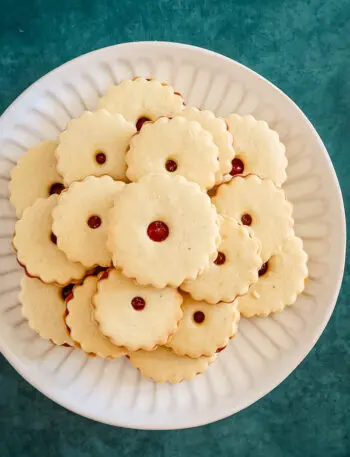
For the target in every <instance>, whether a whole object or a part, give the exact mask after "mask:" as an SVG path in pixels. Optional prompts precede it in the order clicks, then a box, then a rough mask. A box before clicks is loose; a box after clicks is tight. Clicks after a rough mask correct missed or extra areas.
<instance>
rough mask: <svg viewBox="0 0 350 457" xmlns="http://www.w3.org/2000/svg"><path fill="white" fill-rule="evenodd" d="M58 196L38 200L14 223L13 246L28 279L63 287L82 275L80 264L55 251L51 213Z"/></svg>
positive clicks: (82, 269)
mask: <svg viewBox="0 0 350 457" xmlns="http://www.w3.org/2000/svg"><path fill="white" fill-rule="evenodd" d="M58 198H59V196H58V195H51V196H50V197H49V198H40V199H38V200H37V201H36V202H35V203H34V205H32V206H30V207H29V208H27V209H26V210H25V211H24V213H23V216H22V218H21V219H19V220H18V221H17V222H16V226H15V235H14V238H13V247H14V248H15V250H16V251H17V259H18V261H19V263H20V264H21V265H23V267H24V268H25V269H26V271H27V273H28V274H29V275H30V276H34V277H36V278H40V279H41V280H42V281H43V282H46V283H51V282H52V283H56V284H58V285H62V286H64V285H66V284H69V283H71V282H77V281H78V280H79V279H81V278H82V277H83V276H84V274H85V268H84V267H83V265H82V264H80V263H75V262H72V261H70V260H69V259H68V257H67V256H66V255H65V254H64V253H63V252H62V251H60V250H59V249H58V247H57V245H56V241H57V240H56V237H55V235H54V234H53V233H52V211H53V209H54V207H55V206H56V204H57V200H58Z"/></svg>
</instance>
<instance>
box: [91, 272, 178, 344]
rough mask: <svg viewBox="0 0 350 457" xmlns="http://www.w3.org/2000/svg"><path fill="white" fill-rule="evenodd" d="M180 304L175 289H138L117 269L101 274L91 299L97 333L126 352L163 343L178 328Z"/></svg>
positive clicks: (134, 283)
mask: <svg viewBox="0 0 350 457" xmlns="http://www.w3.org/2000/svg"><path fill="white" fill-rule="evenodd" d="M181 304H182V296H181V294H179V292H178V291H177V290H176V289H171V288H165V289H154V288H152V287H149V286H140V285H139V284H137V283H136V282H135V281H134V280H132V279H129V278H126V277H125V276H123V275H122V274H121V273H120V272H119V271H117V270H110V271H109V273H108V276H107V278H104V275H102V277H101V279H100V280H99V282H98V285H97V293H96V295H95V296H94V297H93V305H94V307H95V312H94V317H95V319H96V321H97V322H98V324H99V328H100V331H101V332H102V333H103V334H104V335H106V336H107V337H108V338H109V339H110V340H111V341H112V342H113V343H114V344H115V345H117V346H122V347H124V348H126V349H127V350H129V351H137V350H139V349H145V350H152V349H154V348H155V347H156V346H158V345H162V344H165V343H166V342H167V341H168V339H169V337H170V336H171V335H172V334H173V333H174V332H175V331H176V329H177V327H178V323H179V320H180V319H181V317H182V309H181Z"/></svg>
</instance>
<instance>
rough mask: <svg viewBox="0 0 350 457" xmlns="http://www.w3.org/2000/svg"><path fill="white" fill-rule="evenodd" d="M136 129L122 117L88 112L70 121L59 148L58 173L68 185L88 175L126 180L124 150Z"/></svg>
mask: <svg viewBox="0 0 350 457" xmlns="http://www.w3.org/2000/svg"><path fill="white" fill-rule="evenodd" d="M135 132H136V128H135V126H134V125H133V124H131V122H128V121H127V120H125V119H124V117H123V116H122V115H121V114H110V113H108V112H107V111H105V110H100V111H97V112H95V113H91V112H90V111H85V112H84V113H83V114H82V115H81V116H80V117H79V118H78V119H73V120H71V121H70V122H69V124H68V127H67V129H66V130H65V131H64V132H63V133H62V134H61V135H60V138H59V140H60V141H59V145H58V147H57V149H56V157H57V170H58V171H59V173H60V174H61V175H62V176H63V178H64V182H65V183H66V184H67V185H69V184H71V183H72V182H73V181H79V180H81V179H84V178H85V177H86V176H89V175H94V176H102V175H110V176H112V178H114V179H116V180H125V170H126V165H125V151H126V149H127V147H128V146H129V142H130V139H131V137H132V135H134V133H135Z"/></svg>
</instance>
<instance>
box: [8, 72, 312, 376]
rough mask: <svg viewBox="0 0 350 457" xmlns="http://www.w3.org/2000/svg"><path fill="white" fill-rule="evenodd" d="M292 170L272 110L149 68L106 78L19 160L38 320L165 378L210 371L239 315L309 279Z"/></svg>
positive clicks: (23, 234) (27, 278) (285, 298)
mask: <svg viewBox="0 0 350 457" xmlns="http://www.w3.org/2000/svg"><path fill="white" fill-rule="evenodd" d="M53 115H54V113H53ZM286 168H287V159H286V155H285V147H284V146H283V144H282V143H281V142H280V140H279V137H278V134H277V133H276V132H275V131H273V130H271V129H270V128H269V126H268V125H267V124H266V122H263V121H258V120H256V119H255V118H254V117H252V116H239V115H237V114H231V115H230V116H228V118H227V119H222V118H218V117H216V116H215V115H214V114H213V113H212V112H209V111H202V110H199V109H197V108H194V107H187V106H186V105H185V103H184V101H183V99H182V97H181V95H180V94H179V93H177V92H174V90H173V89H172V88H171V87H170V86H168V85H167V84H165V83H160V82H158V81H156V80H154V79H152V80H149V79H143V78H135V79H133V80H127V81H123V82H121V83H120V84H119V85H116V86H113V87H111V88H110V89H109V90H108V92H107V93H106V95H105V96H103V97H102V98H101V100H100V102H99V106H98V109H97V110H96V111H95V112H84V113H83V114H82V115H81V116H80V117H79V118H77V119H73V120H71V121H70V122H69V124H68V126H67V128H66V130H65V131H64V132H62V133H61V135H60V136H59V138H58V139H57V140H50V141H45V142H43V143H41V144H40V145H38V146H35V147H32V148H30V149H29V150H28V152H27V153H26V154H25V155H24V156H22V157H21V158H20V160H19V162H18V164H17V166H16V167H15V168H14V169H13V171H12V176H11V182H10V195H11V202H12V204H13V205H14V207H15V209H16V214H17V217H18V221H17V223H16V227H15V234H14V238H13V247H14V249H15V251H16V254H17V259H18V262H19V263H20V264H21V265H22V267H23V268H24V270H25V273H26V274H25V275H24V277H23V280H22V283H21V294H20V301H21V303H22V311H23V315H24V316H25V317H26V318H27V319H28V322H29V325H30V327H31V328H33V329H34V330H35V331H36V332H37V333H38V334H39V335H40V336H41V337H43V338H46V339H49V340H50V341H51V342H52V343H53V344H56V345H69V346H73V347H76V348H80V349H81V350H83V351H84V352H85V353H87V354H89V355H91V356H99V357H104V358H108V359H114V358H116V357H120V356H123V355H126V356H127V357H128V358H129V359H130V362H131V363H132V364H133V365H134V366H135V367H136V368H138V369H139V370H140V372H141V373H142V374H143V375H144V376H147V377H150V378H152V379H154V380H155V381H157V382H164V381H168V382H171V383H176V382H180V381H182V380H183V379H191V378H193V377H194V376H195V375H196V374H198V373H202V372H204V371H205V370H206V369H207V367H208V366H209V365H210V364H211V363H212V362H214V361H215V358H216V354H217V353H218V352H220V351H221V350H223V349H224V348H225V347H226V346H227V344H228V342H229V340H230V339H231V338H233V337H234V336H235V334H236V332H237V328H238V324H239V319H240V315H241V314H242V315H243V316H245V317H248V318H249V317H253V316H261V317H264V316H268V315H269V314H270V313H274V312H277V311H282V310H283V308H284V307H286V306H287V305H291V304H293V303H294V302H295V300H296V298H297V296H298V295H299V294H300V293H301V292H302V291H303V289H304V283H305V279H306V277H307V256H306V254H305V252H304V251H303V246H302V242H301V240H300V239H299V238H297V237H296V236H295V234H294V231H293V219H292V205H291V204H290V203H289V202H288V201H287V200H286V198H285V194H284V191H283V190H282V189H281V186H282V184H283V182H284V181H285V180H286V176H287V175H286Z"/></svg>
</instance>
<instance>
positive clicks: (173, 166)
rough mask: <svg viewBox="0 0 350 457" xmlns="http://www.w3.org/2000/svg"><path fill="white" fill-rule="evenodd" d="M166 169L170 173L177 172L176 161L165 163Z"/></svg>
mask: <svg viewBox="0 0 350 457" xmlns="http://www.w3.org/2000/svg"><path fill="white" fill-rule="evenodd" d="M165 168H166V169H167V171H169V172H170V173H173V172H174V171H176V170H177V163H176V162H175V161H174V160H171V159H169V160H167V161H166V163H165Z"/></svg>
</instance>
